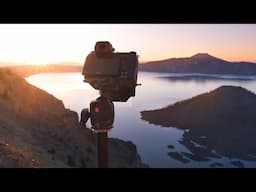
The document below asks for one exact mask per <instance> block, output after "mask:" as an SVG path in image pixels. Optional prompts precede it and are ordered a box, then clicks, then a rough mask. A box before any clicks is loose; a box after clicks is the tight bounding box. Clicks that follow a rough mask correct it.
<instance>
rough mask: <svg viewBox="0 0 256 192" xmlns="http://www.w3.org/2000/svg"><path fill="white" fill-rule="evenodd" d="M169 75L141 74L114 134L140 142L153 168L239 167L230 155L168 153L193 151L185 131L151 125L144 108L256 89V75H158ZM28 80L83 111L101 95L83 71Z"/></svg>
mask: <svg viewBox="0 0 256 192" xmlns="http://www.w3.org/2000/svg"><path fill="white" fill-rule="evenodd" d="M167 75H170V74H161V73H147V72H140V73H139V75H138V82H139V83H142V86H139V87H137V88H136V97H134V98H130V99H129V100H128V102H127V103H118V102H117V103H115V123H114V128H113V129H112V130H111V131H110V133H109V135H110V137H116V138H120V139H123V140H130V141H132V142H133V143H134V144H136V146H137V149H138V152H139V154H140V156H141V159H142V161H143V162H145V163H147V164H149V166H150V167H160V168H162V167H180V168H182V167H209V164H211V163H212V162H219V163H221V164H223V165H224V167H235V166H234V165H232V164H231V163H230V161H235V160H237V159H229V158H227V157H223V158H221V159H215V158H211V161H210V162H209V161H207V162H199V161H191V162H190V163H188V164H184V163H182V162H180V161H177V160H175V159H173V158H171V157H170V156H168V152H170V151H172V149H169V148H168V145H173V146H174V149H175V151H183V152H189V151H188V149H187V148H185V147H184V145H182V144H180V143H179V141H180V140H181V139H182V134H183V131H181V130H179V129H176V128H163V127H160V126H155V125H151V124H148V123H147V122H145V121H143V120H141V118H140V111H142V110H148V109H155V108H160V107H164V106H166V105H169V104H172V103H174V102H177V101H180V100H183V99H187V98H190V97H192V96H195V95H198V94H200V93H204V92H207V91H211V90H213V89H215V88H217V87H219V86H221V85H238V86H242V87H245V88H247V89H249V90H251V91H253V92H256V78H255V80H251V81H244V80H232V79H226V80H196V81H195V80H189V81H184V80H177V81H173V80H172V81H171V80H167V79H161V78H158V77H161V76H167ZM173 75H174V74H173ZM227 78H230V77H227ZM231 78H232V77H231ZM252 78H254V77H252ZM26 80H27V81H28V82H29V83H31V84H33V85H35V86H37V87H39V88H41V89H44V90H46V91H47V92H49V93H51V94H53V95H54V96H55V97H57V98H59V99H61V100H63V102H64V104H65V106H66V108H70V109H71V110H74V111H76V112H78V113H79V114H80V111H81V109H82V108H85V107H89V103H90V101H91V100H94V99H96V98H97V97H98V91H96V90H94V89H93V88H92V87H91V86H90V85H89V84H87V83H84V82H83V76H82V75H81V74H80V73H47V74H37V75H32V76H30V77H28V78H26ZM242 162H243V164H244V165H245V167H256V163H255V162H251V161H242Z"/></svg>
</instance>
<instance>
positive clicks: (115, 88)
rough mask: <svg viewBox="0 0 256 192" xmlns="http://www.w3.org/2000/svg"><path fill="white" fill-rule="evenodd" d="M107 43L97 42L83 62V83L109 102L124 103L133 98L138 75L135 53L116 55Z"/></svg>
mask: <svg viewBox="0 0 256 192" xmlns="http://www.w3.org/2000/svg"><path fill="white" fill-rule="evenodd" d="M114 51H115V49H114V48H113V47H112V45H111V43H110V42H108V41H98V42H96V44H95V47H94V51H92V52H91V53H90V54H89V55H88V56H87V57H86V60H85V63H84V67H83V71H82V75H83V76H84V82H88V83H89V84H90V85H91V86H92V87H93V88H95V89H97V90H99V91H100V95H101V96H103V97H105V98H107V99H109V100H110V101H118V102H126V101H127V100H128V99H129V98H130V97H134V96H135V88H136V86H137V85H138V84H137V74H138V56H137V54H136V52H133V51H131V52H125V53H118V52H114Z"/></svg>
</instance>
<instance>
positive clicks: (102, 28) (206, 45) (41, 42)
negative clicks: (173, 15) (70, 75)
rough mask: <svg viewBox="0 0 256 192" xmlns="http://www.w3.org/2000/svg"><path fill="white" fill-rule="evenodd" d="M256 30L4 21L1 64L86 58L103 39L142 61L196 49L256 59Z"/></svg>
mask: <svg viewBox="0 0 256 192" xmlns="http://www.w3.org/2000/svg"><path fill="white" fill-rule="evenodd" d="M255 34H256V24H0V65H1V63H7V64H8V63H9V62H11V63H21V64H51V63H62V62H66V63H69V62H72V63H78V64H80V63H81V64H83V62H84V59H85V57H86V56H87V54H88V53H89V52H90V51H92V50H93V48H94V44H95V42H96V41H99V40H108V41H110V42H111V43H112V45H113V47H114V48H115V50H116V51H118V52H123V51H124V52H126V51H136V52H137V54H138V55H139V60H140V62H145V61H153V60H161V59H168V58H173V57H176V58H177V57H190V56H192V55H194V54H196V53H209V54H210V55H213V56H216V57H219V58H222V59H225V60H228V61H251V62H256V35H255ZM2 65H3V64H2Z"/></svg>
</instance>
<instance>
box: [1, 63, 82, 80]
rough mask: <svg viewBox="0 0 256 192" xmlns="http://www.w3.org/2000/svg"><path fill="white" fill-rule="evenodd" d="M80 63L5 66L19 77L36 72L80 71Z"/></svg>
mask: <svg viewBox="0 0 256 192" xmlns="http://www.w3.org/2000/svg"><path fill="white" fill-rule="evenodd" d="M82 67H83V66H82V65H72V64H70V65H68V64H65V65H64V64H49V65H17V66H6V67H2V68H8V69H10V70H11V71H13V72H14V73H16V74H18V75H19V76H21V77H27V76H30V75H33V74H38V73H69V72H82Z"/></svg>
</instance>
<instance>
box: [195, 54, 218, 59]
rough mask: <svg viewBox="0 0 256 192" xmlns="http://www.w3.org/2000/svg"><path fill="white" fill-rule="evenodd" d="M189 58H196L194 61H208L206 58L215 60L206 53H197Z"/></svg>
mask: <svg viewBox="0 0 256 192" xmlns="http://www.w3.org/2000/svg"><path fill="white" fill-rule="evenodd" d="M191 58H196V59H208V58H215V57H213V56H211V55H209V54H208V53H197V54H195V55H193V56H192V57H191Z"/></svg>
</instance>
